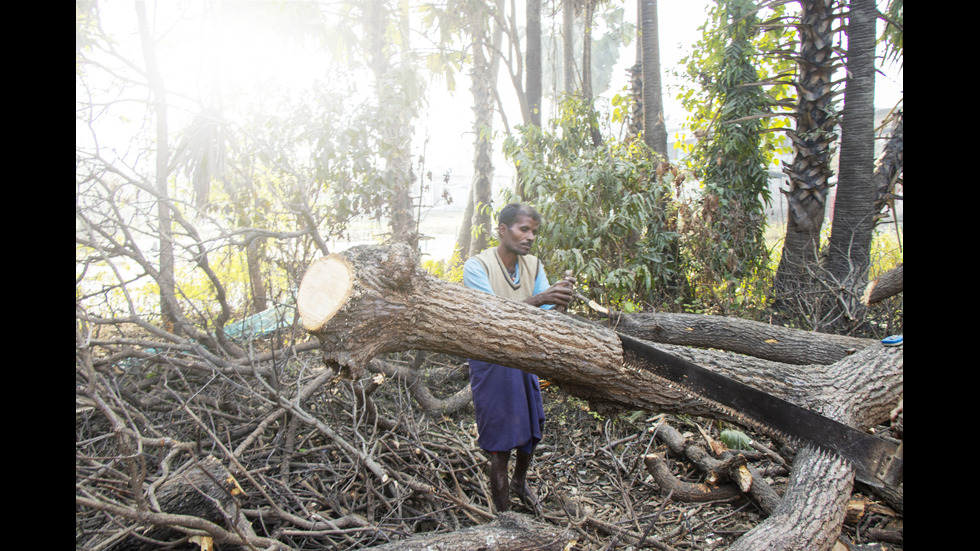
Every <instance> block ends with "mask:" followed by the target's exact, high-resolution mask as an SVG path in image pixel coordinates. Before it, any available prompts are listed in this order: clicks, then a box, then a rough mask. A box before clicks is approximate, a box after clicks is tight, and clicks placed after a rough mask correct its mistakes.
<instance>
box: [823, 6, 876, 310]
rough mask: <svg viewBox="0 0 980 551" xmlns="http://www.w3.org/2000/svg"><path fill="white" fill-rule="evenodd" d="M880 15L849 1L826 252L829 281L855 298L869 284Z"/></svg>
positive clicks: (824, 256) (873, 209)
mask: <svg viewBox="0 0 980 551" xmlns="http://www.w3.org/2000/svg"><path fill="white" fill-rule="evenodd" d="M876 16H877V8H876V7H875V2H874V1H873V0H851V1H850V12H849V14H848V23H847V64H846V67H847V76H846V78H845V81H844V82H845V85H844V86H845V88H844V109H843V112H842V116H841V143H840V167H839V171H840V172H839V175H838V181H837V196H836V199H835V203H834V218H833V221H832V224H833V226H832V228H831V232H830V241H829V243H828V246H827V248H826V249H825V250H824V251H822V254H823V258H822V265H823V268H824V270H825V271H826V276H827V277H830V278H832V280H833V281H835V282H836V283H837V285H843V286H844V287H846V288H848V289H851V290H853V291H854V294H855V295H856V296H859V295H860V294H861V291H862V289H863V288H864V286H865V285H866V284H867V276H868V267H869V266H870V264H871V239H872V234H873V232H874V226H875V221H876V218H875V215H876V214H877V212H876V210H875V187H874V178H873V176H874V161H875V159H874V143H875V136H874V96H875V42H876V40H875V38H876V37H875V22H876V21H877V17H876Z"/></svg>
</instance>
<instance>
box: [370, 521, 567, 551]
mask: <svg viewBox="0 0 980 551" xmlns="http://www.w3.org/2000/svg"><path fill="white" fill-rule="evenodd" d="M571 539H572V538H571V534H570V533H568V532H567V531H561V530H556V529H555V528H554V527H553V526H551V525H549V524H543V523H540V522H536V521H534V520H532V519H530V518H528V517H527V516H525V515H521V514H518V513H512V512H507V513H501V514H500V515H497V518H496V519H495V520H494V521H493V522H491V523H489V524H483V525H480V526H474V527H472V528H466V529H463V530H457V531H455V532H450V533H440V534H432V535H422V536H417V537H414V538H411V539H407V540H404V541H398V542H392V543H388V544H385V545H382V546H380V547H373V548H372V549H376V550H378V551H426V550H429V549H438V550H439V551H470V550H471V549H494V550H496V551H531V550H534V551H550V550H555V551H558V550H560V549H565V548H566V547H567V546H568V544H569V542H570V541H571Z"/></svg>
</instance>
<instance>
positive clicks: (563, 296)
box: [524, 272, 575, 311]
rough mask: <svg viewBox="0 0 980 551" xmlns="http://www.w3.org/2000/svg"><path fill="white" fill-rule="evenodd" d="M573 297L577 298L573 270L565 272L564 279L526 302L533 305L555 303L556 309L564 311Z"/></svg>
mask: <svg viewBox="0 0 980 551" xmlns="http://www.w3.org/2000/svg"><path fill="white" fill-rule="evenodd" d="M573 298H575V278H574V277H572V275H571V272H565V277H564V278H563V279H560V280H559V281H558V282H557V283H555V284H554V285H552V286H551V287H548V288H547V289H546V290H545V291H544V292H541V293H539V294H537V295H534V296H533V297H529V298H528V299H527V300H525V301H524V302H526V303H528V304H530V305H532V306H542V305H545V304H553V305H555V309H556V310H558V311H564V310H565V308H567V307H568V304H569V303H570V302H572V299H573Z"/></svg>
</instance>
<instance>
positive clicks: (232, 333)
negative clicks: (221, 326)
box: [225, 305, 295, 340]
mask: <svg viewBox="0 0 980 551" xmlns="http://www.w3.org/2000/svg"><path fill="white" fill-rule="evenodd" d="M293 318H295V310H294V309H293V307H292V306H286V305H279V306H273V307H272V308H269V309H268V310H263V311H261V312H259V313H258V314H255V315H253V316H249V317H247V318H245V319H243V320H241V321H236V322H234V323H229V324H228V325H226V326H225V334H226V335H228V336H229V337H231V338H233V339H241V340H251V339H256V338H261V337H264V336H266V335H269V334H270V333H272V332H274V331H276V330H278V329H284V328H286V327H289V326H290V325H292V323H293Z"/></svg>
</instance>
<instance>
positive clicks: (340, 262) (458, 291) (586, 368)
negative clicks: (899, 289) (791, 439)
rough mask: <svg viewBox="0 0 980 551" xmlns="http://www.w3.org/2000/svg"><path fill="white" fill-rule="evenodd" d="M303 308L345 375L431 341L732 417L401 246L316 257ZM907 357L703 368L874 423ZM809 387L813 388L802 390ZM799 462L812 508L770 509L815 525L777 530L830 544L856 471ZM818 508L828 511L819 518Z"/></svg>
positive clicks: (588, 394) (597, 394)
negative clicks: (433, 270)
mask: <svg viewBox="0 0 980 551" xmlns="http://www.w3.org/2000/svg"><path fill="white" fill-rule="evenodd" d="M297 307H298V309H299V314H300V317H301V318H302V320H303V324H304V326H305V327H306V329H307V330H308V331H310V332H311V333H312V334H313V335H315V336H316V337H317V339H318V340H319V342H320V345H321V350H322V353H323V359H324V362H325V363H326V364H328V365H330V366H332V367H334V368H336V369H337V370H338V371H340V372H342V373H347V374H349V375H350V376H360V375H361V374H363V371H364V368H365V366H366V365H367V362H368V361H370V360H371V359H372V358H374V357H375V356H378V355H381V354H386V353H390V352H397V351H403V350H429V351H432V352H438V353H445V354H449V355H453V356H459V357H465V358H473V359H479V360H486V361H492V362H496V363H500V364H503V365H508V366H511V367H515V368H519V369H522V370H525V371H528V372H531V373H535V374H537V375H539V376H542V377H545V378H547V379H548V380H550V381H552V382H555V383H557V384H559V385H560V386H561V387H562V388H563V389H564V390H566V391H567V392H568V393H570V394H572V395H575V396H578V397H580V398H584V399H586V400H588V401H590V402H591V403H593V404H599V405H607V406H611V407H616V408H623V409H633V410H635V409H641V410H647V411H654V412H666V413H680V414H690V415H697V416H704V417H712V418H720V419H725V418H727V417H725V416H724V415H722V414H719V412H716V411H712V410H711V409H710V408H709V407H708V406H707V405H705V404H704V403H703V402H701V401H700V400H698V399H696V398H695V397H693V396H690V395H689V394H688V393H687V392H686V391H684V389H682V388H679V387H677V385H670V384H667V383H666V382H665V381H663V380H662V379H659V378H658V377H656V376H655V375H653V374H652V373H649V372H646V371H642V370H636V369H631V368H627V367H624V365H623V349H622V345H621V343H620V339H619V337H618V335H617V334H616V333H615V332H614V331H612V330H610V329H607V328H604V327H599V326H596V325H594V324H590V323H586V322H584V321H580V320H576V319H574V318H573V317H571V316H568V315H564V314H560V313H555V312H550V311H544V310H540V309H538V308H534V307H531V306H529V305H526V304H523V303H519V302H514V301H508V300H504V299H501V298H498V297H494V296H491V295H488V294H485V293H480V292H476V291H472V290H469V289H466V288H465V287H463V286H460V285H457V284H452V283H448V282H445V281H441V280H438V279H436V278H435V277H433V276H431V275H429V274H427V273H426V272H425V271H423V270H422V269H421V268H420V267H419V266H418V262H417V257H416V254H415V253H414V251H412V249H410V248H408V247H406V246H401V245H391V246H385V247H355V248H352V249H349V250H348V251H345V252H343V253H340V254H335V255H331V256H329V257H326V258H323V259H321V260H319V261H317V262H316V263H314V264H313V265H312V266H311V267H310V269H309V270H308V272H307V274H306V275H305V276H304V279H303V282H302V284H301V285H300V289H299V294H298V297H297ZM902 365H903V364H902V347H897V348H890V349H886V348H883V347H882V346H881V345H880V343H875V344H872V345H871V346H868V347H866V348H864V349H862V350H860V351H859V352H857V353H855V354H853V355H850V356H847V357H846V358H845V359H843V360H841V361H839V362H835V363H833V364H830V365H810V366H806V367H805V368H802V367H800V366H786V365H785V364H774V363H773V364H772V365H770V366H769V368H768V369H767V370H766V371H763V372H759V371H754V370H736V369H730V368H727V367H726V366H725V365H722V364H714V365H704V366H703V367H705V368H707V369H711V370H717V371H720V372H722V374H724V375H726V376H728V377H730V378H732V379H735V380H738V381H740V382H742V383H745V384H747V385H749V386H754V387H756V388H761V389H763V390H764V391H766V392H768V393H770V394H773V395H776V396H779V397H780V398H783V399H785V400H788V401H790V402H794V403H797V404H798V405H801V406H803V407H808V408H809V409H812V410H815V411H817V412H818V413H821V414H823V415H826V416H828V417H831V418H833V419H836V420H838V421H841V422H844V423H846V424H849V425H851V426H854V427H857V428H861V429H867V428H869V427H871V426H873V425H875V424H877V423H879V422H881V421H884V420H887V418H888V413H889V412H890V411H891V410H892V409H893V408H894V407H895V405H896V404H897V403H898V401H899V399H900V396H901V393H902V390H903V382H902V381H903V376H902ZM769 381H782V383H781V384H779V385H769V384H768V382H769ZM800 388H805V389H807V390H808V392H800V391H799V389H800ZM811 391H812V392H811ZM807 394H815V397H814V396H812V395H811V396H810V397H809V398H808V399H807V400H803V397H805V396H806V395H807ZM801 401H805V402H806V403H801ZM729 420H731V421H734V422H738V420H736V419H729ZM795 468H796V469H797V470H798V471H800V469H802V470H801V471H800V472H794V477H795V480H796V481H797V482H796V485H797V488H798V490H799V491H798V494H799V495H800V496H801V497H802V498H803V499H804V500H806V502H805V503H803V504H800V503H796V504H794V505H795V506H799V507H804V505H805V507H804V508H805V509H806V510H807V511H809V512H810V513H811V515H812V516H810V517H803V518H800V517H798V516H795V515H783V514H781V512H780V511H779V510H777V511H776V512H775V513H774V515H773V517H771V518H774V519H778V520H776V521H774V522H777V523H779V522H804V523H809V524H810V525H811V528H812V529H800V528H799V527H790V528H788V529H784V527H783V526H782V525H777V526H774V527H772V529H773V530H774V533H776V532H778V533H780V534H782V533H783V532H786V533H789V534H797V535H798V537H791V536H786V537H785V538H784V539H785V540H786V541H791V542H792V543H790V544H788V545H789V547H792V546H793V545H796V544H800V542H801V541H802V542H803V543H802V546H803V547H802V548H806V545H809V544H811V543H816V544H817V545H815V546H813V547H810V548H811V549H820V548H824V546H825V544H826V542H827V541H833V539H834V537H828V535H827V534H828V531H829V532H833V531H834V530H835V527H836V530H839V527H840V522H838V518H839V520H840V521H841V522H842V519H843V506H844V504H845V503H846V498H845V499H844V500H843V501H841V500H840V499H839V498H838V494H841V493H843V494H845V495H846V494H849V493H850V488H851V485H852V484H853V472H852V471H851V469H850V467H848V466H847V465H846V463H845V462H844V461H842V460H838V459H836V458H835V457H832V456H830V457H829V456H828V455H827V454H824V453H821V452H816V451H809V450H808V448H807V449H804V450H803V452H802V453H800V454H799V455H798V456H797V462H796V467H795ZM818 513H819V514H818ZM838 513H839V514H838ZM816 518H819V519H831V520H830V522H829V523H828V524H826V525H824V524H822V521H821V525H820V526H812V525H813V520H812V519H816ZM767 522H768V521H767ZM756 533H758V532H756ZM794 538H795V539H794Z"/></svg>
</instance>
